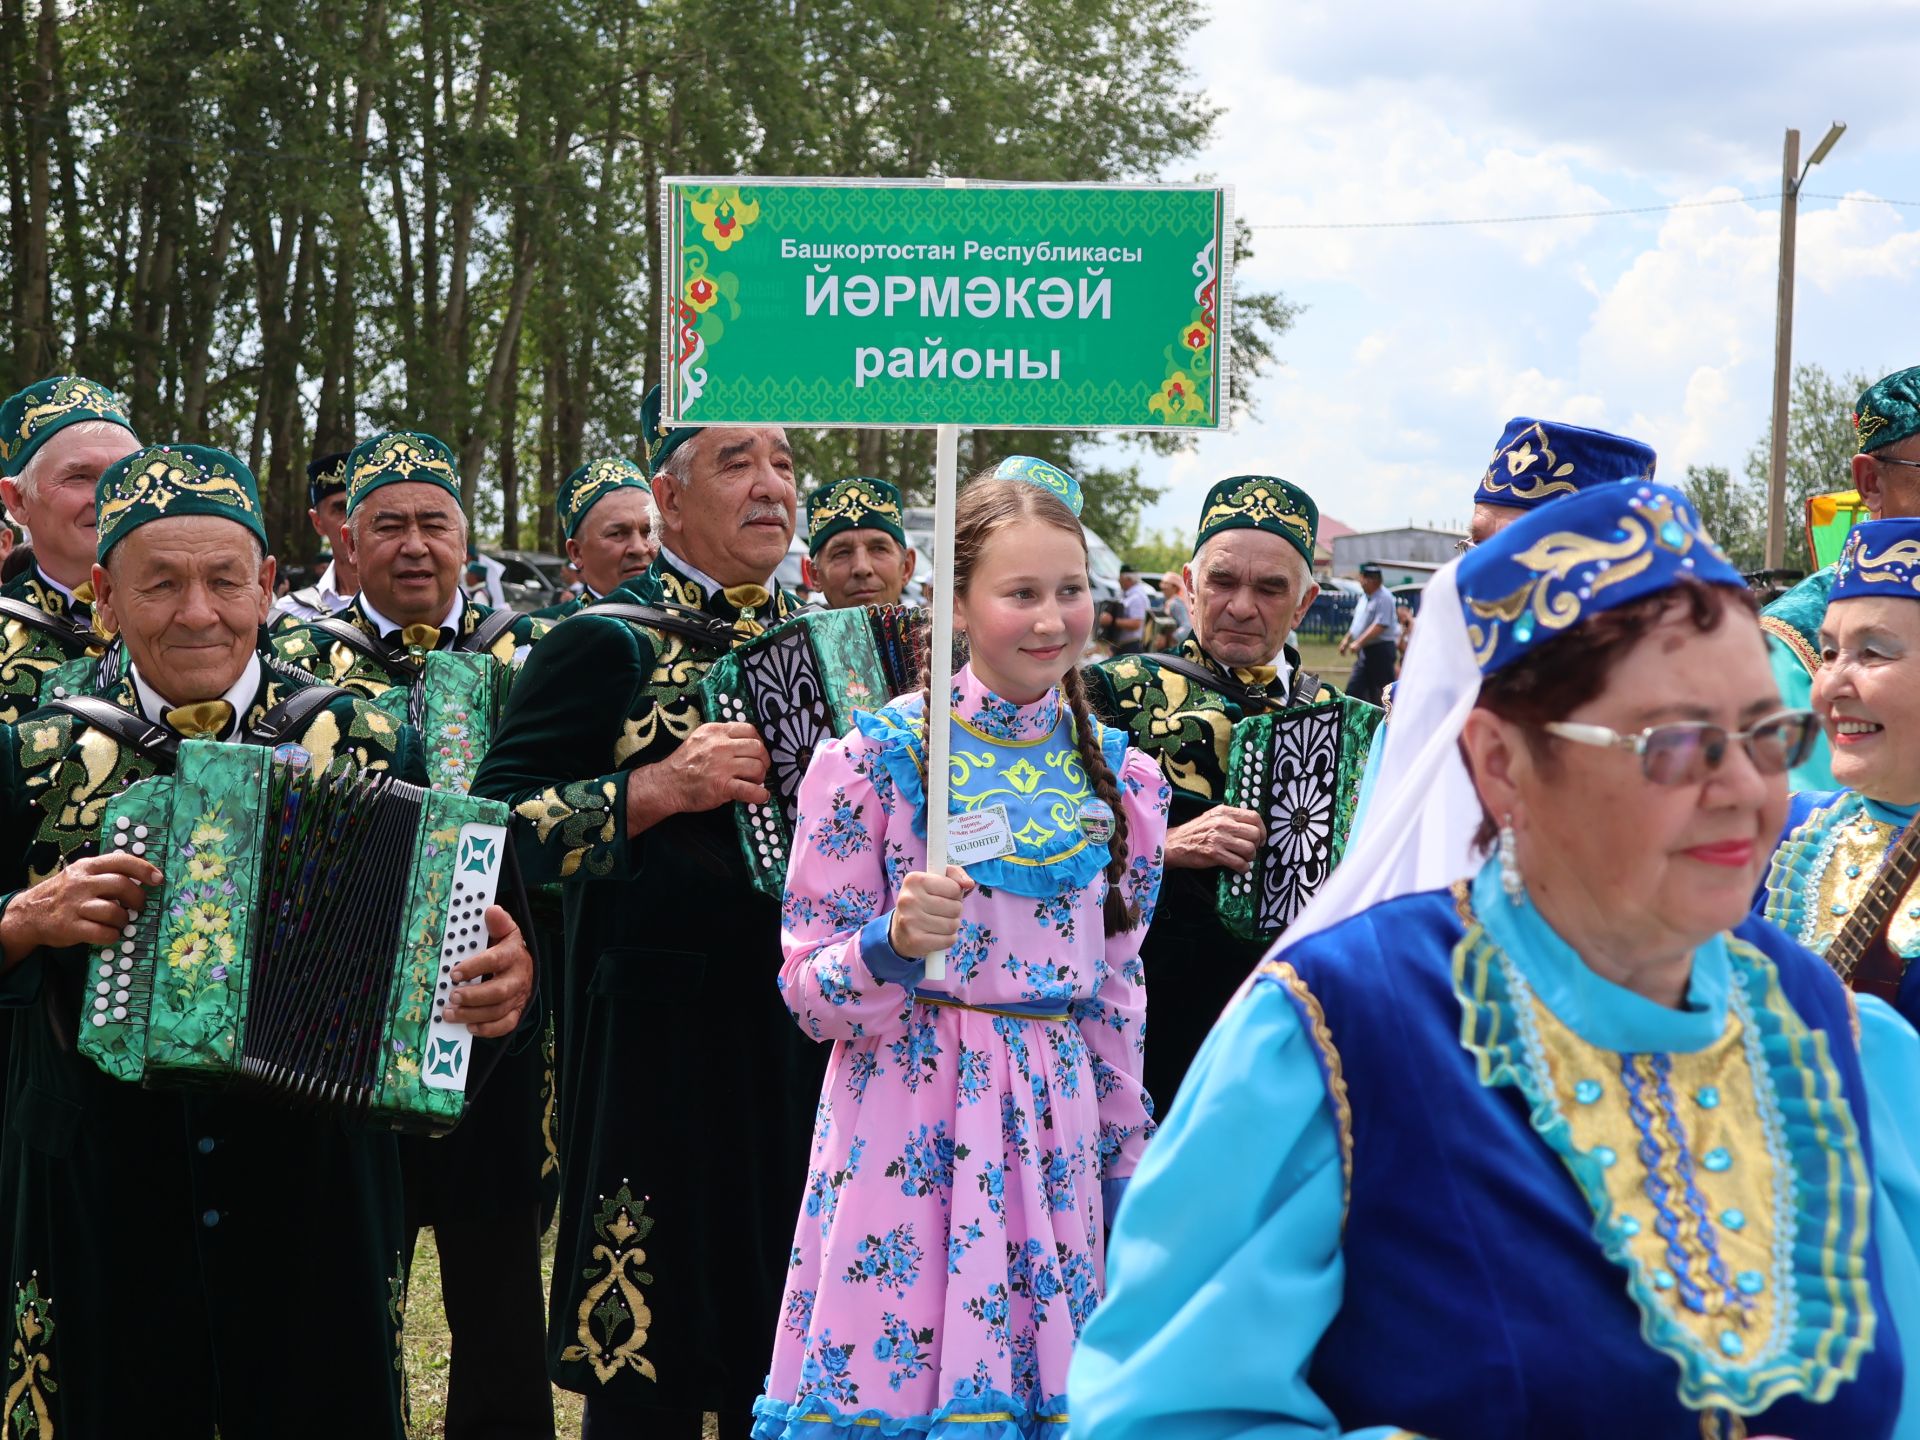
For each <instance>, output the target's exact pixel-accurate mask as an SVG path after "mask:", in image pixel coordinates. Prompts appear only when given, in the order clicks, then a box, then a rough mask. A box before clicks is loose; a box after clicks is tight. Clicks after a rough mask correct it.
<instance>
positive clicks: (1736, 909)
mask: <svg viewBox="0 0 1920 1440" xmlns="http://www.w3.org/2000/svg"><path fill="white" fill-rule="evenodd" d="M1442 573H1443V574H1444V575H1445V577H1446V581H1447V588H1448V590H1449V592H1451V591H1452V590H1453V581H1454V579H1455V578H1456V577H1457V579H1458V582H1459V583H1458V598H1457V599H1456V598H1454V596H1453V595H1452V594H1451V593H1450V594H1448V595H1446V596H1438V595H1435V594H1434V592H1433V590H1432V588H1431V586H1430V587H1429V591H1428V598H1427V600H1426V602H1425V603H1424V604H1423V605H1422V607H1421V608H1422V619H1421V632H1422V635H1423V636H1424V635H1426V634H1428V633H1438V634H1440V635H1441V636H1442V638H1443V639H1444V640H1446V641H1447V642H1448V644H1447V652H1448V657H1449V661H1450V665H1449V670H1448V673H1447V675H1446V676H1445V677H1444V678H1445V680H1446V681H1447V685H1448V689H1449V693H1448V694H1447V695H1446V696H1445V697H1444V699H1445V701H1446V702H1447V703H1446V704H1445V707H1444V709H1442V710H1441V711H1440V712H1439V718H1438V720H1437V723H1435V724H1434V725H1433V726H1432V728H1431V729H1430V730H1429V731H1428V732H1427V733H1426V735H1425V736H1424V737H1423V738H1425V739H1427V740H1428V741H1429V742H1430V758H1431V759H1432V761H1433V762H1434V763H1433V765H1432V768H1431V769H1430V770H1429V772H1428V789H1429V793H1431V792H1432V791H1433V790H1434V789H1436V788H1438V787H1439V785H1440V782H1441V780H1442V772H1443V768H1444V769H1448V770H1451V771H1452V772H1454V774H1455V775H1457V777H1458V780H1459V783H1460V785H1461V786H1463V787H1464V789H1465V792H1466V796H1467V799H1468V805H1469V806H1470V810H1466V811H1461V812H1455V811H1448V812H1446V814H1445V816H1444V818H1445V819H1446V820H1447V821H1449V822H1450V823H1451V822H1456V821H1457V822H1461V823H1463V824H1464V826H1465V834H1466V839H1464V840H1462V841H1460V842H1459V846H1458V849H1457V850H1456V849H1454V848H1453V847H1452V846H1450V845H1448V844H1436V843H1435V842H1436V841H1440V840H1443V839H1445V838H1446V837H1443V836H1440V835H1436V834H1434V833H1432V832H1431V831H1429V830H1428V829H1427V828H1426V827H1425V826H1424V825H1423V823H1422V821H1423V818H1424V815H1425V811H1426V809H1427V808H1428V804H1427V801H1426V800H1425V799H1423V797H1420V796H1413V795H1409V796H1408V801H1409V804H1408V806H1407V807H1406V808H1404V809H1401V808H1399V807H1396V811H1397V813H1395V814H1393V815H1390V816H1388V817H1387V818H1388V819H1389V820H1390V821H1391V822H1392V823H1389V824H1384V825H1375V824H1373V823H1369V825H1368V827H1367V829H1366V831H1365V832H1364V833H1363V834H1362V835H1361V836H1360V838H1359V840H1358V841H1357V843H1356V844H1355V846H1354V847H1353V849H1352V850H1351V851H1350V852H1349V853H1348V854H1347V856H1346V858H1345V859H1344V860H1343V861H1342V862H1341V864H1340V867H1339V869H1338V870H1337V871H1336V872H1335V873H1334V875H1333V877H1332V878H1331V879H1330V880H1329V881H1328V882H1327V884H1326V886H1325V887H1324V888H1322V889H1321V891H1320V893H1319V895H1318V896H1317V897H1316V898H1315V900H1314V901H1313V902H1312V903H1311V904H1310V905H1309V907H1308V909H1307V912H1306V913H1305V914H1303V915H1302V916H1301V917H1300V919H1299V920H1298V922H1297V923H1296V925H1295V927H1294V929H1293V931H1292V932H1291V933H1290V934H1289V935H1288V937H1287V938H1286V939H1285V940H1284V941H1283V942H1282V944H1281V945H1280V946H1279V947H1278V948H1277V949H1276V950H1275V952H1274V954H1273V955H1272V957H1271V958H1270V959H1269V960H1267V961H1266V962H1264V963H1262V964H1261V965H1260V966H1259V967H1258V968H1257V970H1256V971H1255V972H1254V975H1253V976H1252V978H1251V980H1250V982H1249V983H1248V985H1247V986H1246V987H1245V988H1244V989H1243V991H1242V992H1241V993H1240V994H1239V995H1238V996H1237V997H1236V998H1235V999H1234V1000H1233V1001H1232V1002H1231V1003H1230V1004H1229V1006H1228V1007H1227V1009H1226V1012H1225V1013H1224V1014H1223V1015H1222V1017H1221V1020H1220V1023H1219V1025H1218V1026H1217V1027H1216V1028H1215V1030H1214V1032H1213V1035H1212V1036H1211V1038H1210V1039H1209V1040H1208V1042H1207V1046H1206V1049H1205V1050H1204V1051H1203V1052H1202V1055H1201V1058H1200V1059H1199V1061H1198V1062H1197V1063H1196V1064H1195V1066H1194V1068H1193V1071H1192V1072H1191V1073H1190V1074H1189V1076H1188V1077H1187V1085H1186V1090H1185V1091H1184V1092H1183V1096H1182V1099H1181V1101H1180V1103H1179V1105H1178V1106H1176V1107H1175V1111H1174V1113H1173V1115H1172V1116H1170V1117H1169V1118H1168V1120H1167V1121H1166V1123H1165V1124H1163V1125H1162V1127H1161V1129H1160V1133H1159V1134H1158V1135H1157V1136H1156V1137H1155V1139H1154V1142H1153V1144H1152V1146H1150V1147H1149V1148H1148V1151H1147V1154H1146V1157H1145V1159H1144V1160H1143V1161H1142V1163H1141V1166H1140V1168H1139V1170H1138V1171H1137V1172H1136V1174H1135V1176H1134V1180H1133V1184H1132V1186H1131V1187H1130V1188H1129V1190H1128V1193H1127V1199H1126V1204H1125V1205H1124V1206H1122V1207H1121V1211H1120V1215H1119V1217H1118V1221H1117V1223H1116V1224H1115V1226H1114V1230H1113V1237H1112V1241H1111V1243H1110V1245H1109V1247H1108V1251H1107V1259H1108V1271H1107V1292H1106V1297H1105V1299H1104V1300H1103V1301H1102V1303H1101V1305H1100V1307H1099V1308H1098V1309H1097V1310H1096V1311H1095V1312H1094V1313H1093V1316H1092V1318H1091V1319H1090V1320H1089V1321H1088V1323H1087V1326H1086V1328H1085V1330H1084V1331H1083V1332H1082V1334H1081V1337H1080V1343H1079V1346H1078V1348H1077V1350H1076V1352H1075V1356H1074V1366H1073V1371H1072V1375H1071V1377H1070V1380H1069V1386H1068V1391H1069V1403H1070V1406H1071V1410H1072V1414H1073V1423H1074V1427H1075V1433H1077V1434H1078V1433H1085V1434H1087V1435H1091V1436H1098V1437H1100V1440H1159V1437H1163V1436H1172V1435H1178V1436H1181V1437H1183V1440H1216V1437H1218V1440H1225V1437H1228V1436H1241V1435H1252V1434H1261V1435H1301V1436H1306V1435H1312V1436H1325V1437H1333V1436H1349V1437H1355V1440H1358V1437H1361V1436H1369V1437H1373V1436H1381V1437H1384V1436H1386V1435H1388V1434H1389V1433H1392V1434H1406V1435H1427V1436H1472V1437H1474V1440H1537V1437H1543V1436H1553V1437H1563V1436H1564V1437H1572V1436H1584V1437H1592V1440H1599V1437H1603V1436H1604V1437H1608V1440H1612V1437H1618V1436H1646V1437H1654V1436H1659V1437H1681V1436H1688V1437H1692V1436H1712V1437H1716V1440H1726V1437H1731V1436H1735V1435H1748V1434H1751V1435H1754V1436H1761V1435H1766V1436H1792V1437H1794V1440H1855V1437H1860V1436H1868V1435H1871V1436H1877V1437H1881V1440H1891V1437H1893V1436H1896V1435H1899V1434H1901V1433H1902V1431H1903V1430H1904V1429H1908V1428H1911V1427H1910V1426H1909V1425H1907V1424H1906V1423H1905V1422H1906V1421H1908V1420H1910V1419H1911V1411H1910V1409H1909V1410H1907V1411H1905V1412H1903V1403H1902V1402H1903V1392H1902V1387H1901V1376H1902V1374H1903V1373H1905V1374H1911V1373H1913V1370H1912V1366H1913V1363H1914V1359H1915V1356H1916V1353H1920V1344H1917V1343H1916V1340H1915V1332H1914V1329H1913V1328H1912V1327H1913V1326H1915V1325H1917V1324H1920V1275H1916V1260H1915V1254H1914V1250H1913V1245H1912V1237H1913V1234H1914V1227H1915V1222H1916V1219H1917V1218H1920V1217H1916V1215H1915V1207H1914V1206H1913V1205H1911V1204H1907V1205H1904V1206H1903V1205H1902V1204H1901V1203H1900V1202H1897V1201H1896V1202H1891V1203H1890V1202H1889V1200H1888V1198H1887V1197H1888V1195H1889V1194H1890V1193H1891V1192H1893V1191H1896V1190H1897V1189H1898V1188H1899V1186H1900V1184H1901V1182H1900V1180H1899V1178H1898V1177H1900V1176H1902V1175H1909V1174H1911V1173H1912V1172H1911V1170H1910V1168H1909V1167H1911V1166H1912V1165H1913V1163H1914V1160H1913V1157H1914V1154H1915V1151H1916V1146H1920V1107H1916V1106H1915V1105H1914V1104H1913V1091H1914V1081H1913V1079H1912V1076H1913V1074H1914V1073H1915V1071H1914V1070H1913V1069H1912V1068H1911V1067H1913V1066H1915V1065H1917V1064H1920V1039H1916V1037H1915V1034H1914V1032H1913V1030H1912V1029H1911V1028H1910V1027H1909V1026H1907V1025H1906V1024H1904V1023H1903V1022H1902V1021H1900V1019H1899V1018H1898V1017H1897V1016H1896V1015H1894V1014H1893V1013H1892V1012H1891V1011H1889V1010H1888V1009H1887V1007H1885V1006H1884V1005H1881V1004H1879V1003H1878V1002H1876V1001H1874V1000H1872V999H1869V998H1862V999H1861V1000H1860V1002H1859V1005H1858V1010H1857V1014H1856V1011H1855V1008H1854V1007H1853V1006H1852V1005H1850V1004H1849V1001H1848V997H1847V996H1846V995H1845V993H1844V992H1843V990H1842V988H1841V987H1840V986H1839V985H1838V984H1836V983H1835V980H1834V977H1833V975H1832V973H1831V972H1830V971H1828V969H1827V968H1826V966H1825V965H1823V964H1822V963H1821V961H1820V960H1819V959H1818V958H1816V957H1815V956H1812V955H1810V954H1808V953H1807V952H1806V951H1805V950H1804V949H1802V948H1801V947H1800V946H1798V945H1796V944H1794V943H1793V942H1792V941H1790V940H1789V939H1788V938H1787V937H1785V936H1783V935H1782V934H1781V933H1780V932H1779V931H1778V930H1776V929H1775V928H1774V927H1773V926H1771V925H1769V924H1767V923H1766V922H1765V921H1763V920H1761V919H1759V918H1758V917H1754V916H1752V915H1751V914H1750V905H1751V900H1752V895H1753V891H1754V887H1755V884H1756V881H1757V880H1758V878H1759V875H1760V873H1761V871H1762V868H1763V867H1764V865H1765V863H1766V860H1767V856H1768V854H1769V851H1770V849H1771V846H1772V843H1773V839H1774V837H1775V836H1776V835H1777V834H1778V833H1779V827H1780V824H1781V821H1782V819H1783V817H1784V815H1785V813H1786V810H1787V786H1786V775H1785V772H1786V770H1787V767H1788V765H1789V764H1790V762H1791V761H1792V759H1793V758H1794V757H1795V755H1796V754H1797V752H1798V751H1799V750H1800V748H1802V746H1803V744H1804V742H1805V739H1806V736H1807V734H1808V728H1807V727H1808V723H1809V721H1810V719H1811V717H1810V716H1809V715H1807V714H1806V713H1805V712H1804V711H1802V712H1797V713H1796V712H1792V711H1788V712H1782V711H1781V709H1780V702H1779V697H1778V696H1777V694H1776V693H1775V691H1774V687H1773V681H1772V676H1771V674H1770V673H1769V671H1768V668H1767V660H1766V651H1765V647H1764V646H1763V645H1762V643H1761V637H1760V633H1759V628H1758V625H1757V623H1756V621H1755V617H1754V613H1753V601H1752V597H1751V595H1750V594H1749V593H1748V591H1747V589H1746V586H1745V584H1744V583H1743V581H1742V579H1741V576H1740V575H1739V573H1738V572H1737V571H1735V570H1734V569H1733V567H1732V566H1731V565H1729V564H1728V563H1727V562H1726V560H1725V559H1724V557H1722V556H1721V555H1720V554H1719V553H1718V551H1717V550H1716V549H1715V547H1714V545H1713V543H1712V541H1711V540H1710V539H1709V538H1708V537H1707V536H1706V535H1705V534H1704V532H1702V530H1701V529H1700V526H1699V521H1698V518H1697V517H1696V516H1695V515H1694V513H1693V512H1692V509H1691V507H1690V506H1689V505H1688V504H1687V501H1686V499H1685V497H1684V496H1682V495H1680V494H1679V493H1678V492H1676V491H1673V490H1669V489H1666V488H1664V487H1659V486H1655V485H1651V484H1649V485H1645V486H1641V485H1637V484H1632V485H1608V486H1601V487H1596V488H1595V489H1591V490H1587V491H1583V492H1582V493H1581V494H1580V495H1578V496H1574V497H1570V498H1568V499H1565V500H1562V501H1556V502H1554V503H1553V504H1551V505H1548V506H1546V507H1544V508H1542V509H1539V510H1537V511H1536V512H1535V513H1533V514H1531V515H1529V516H1527V517H1526V518H1524V519H1522V520H1520V521H1517V522H1516V523H1515V524H1513V525H1512V526H1511V527H1509V528H1508V529H1507V530H1506V531H1505V532H1504V533H1502V534H1500V535H1497V536H1495V537H1493V538H1492V539H1491V540H1490V541H1489V542H1488V543H1487V544H1486V545H1484V546H1482V547H1480V548H1478V549H1476V550H1474V551H1473V552H1471V553H1470V554H1468V555H1467V556H1465V557H1463V558H1462V559H1461V560H1460V561H1459V562H1457V565H1456V566H1455V567H1454V568H1453V569H1452V570H1451V572H1446V571H1443V572H1442ZM1432 583H1433V584H1439V583H1440V577H1438V576H1436V578H1435V581H1434V582H1432ZM1462 601H1464V604H1462V603H1461V602H1462ZM1442 604H1445V605H1446V606H1447V608H1448V609H1450V610H1451V617H1450V618H1451V626H1450V627H1448V626H1445V625H1443V624H1442V619H1443V615H1442V613H1441V612H1440V611H1439V610H1438V609H1436V608H1435V607H1438V606H1440V605H1442ZM1430 609H1434V610H1435V613H1433V614H1431V615H1430V614H1428V613H1427V612H1428V611H1429V610H1430ZM1429 627H1432V630H1431V632H1430V631H1429ZM1456 642H1457V643H1456ZM1421 643H1425V642H1424V640H1422V642H1421ZM1420 683H1421V681H1420V677H1417V676H1411V677H1409V678H1408V679H1406V680H1404V681H1402V687H1403V689H1406V690H1408V691H1409V692H1411V691H1412V689H1414V688H1415V687H1417V686H1419V685H1420ZM1434 698H1436V699H1439V698H1442V697H1434ZM1403 701H1404V702H1405V703H1411V704H1416V705H1419V706H1420V707H1421V708H1422V709H1426V708H1427V706H1426V702H1425V700H1424V699H1423V697H1420V696H1416V695H1413V694H1412V693H1409V694H1408V695H1406V696H1404V697H1403ZM1395 723H1396V724H1399V723H1400V721H1399V720H1398V719H1396V721H1395ZM1476 832H1477V835H1476ZM1456 861H1457V862H1458V863H1459V864H1460V867H1461V868H1459V869H1455V868H1453V867H1454V863H1455V862H1456ZM1150 978H1151V977H1150ZM1869 1110H1871V1114H1872V1119H1873V1122H1874V1123H1873V1126H1872V1145H1871V1150H1870V1151H1869V1146H1868V1145H1867V1143H1866V1129H1865V1126H1864V1124H1863V1121H1864V1120H1865V1118H1866V1116H1867V1115H1868V1113H1869ZM1787 1196H1793V1197H1796V1199H1795V1201H1794V1202H1793V1203H1783V1201H1784V1197H1787ZM1760 1197H1772V1198H1771V1199H1762V1198H1760ZM1676 1236H1685V1237H1686V1238H1685V1240H1684V1244H1683V1247H1682V1248H1683V1249H1684V1252H1685V1254H1686V1256H1688V1257H1690V1258H1689V1259H1687V1260H1685V1261H1683V1260H1681V1259H1680V1258H1679V1254H1678V1252H1677V1251H1676V1250H1675V1249H1674V1248H1673V1244H1674V1240H1675V1237H1676ZM1169 1237H1175V1239H1174V1240H1173V1241H1171V1242H1170V1239H1169ZM1495 1253H1497V1254H1498V1255H1499V1257H1500V1259H1499V1261H1498V1262H1497V1263H1496V1264H1495V1265H1493V1266H1492V1267H1489V1266H1488V1265H1487V1263H1486V1257H1487V1256H1488V1255H1489V1254H1495ZM1707 1257H1711V1258H1707ZM1693 1258H1698V1261H1699V1263H1698V1265H1697V1266H1696V1265H1695V1264H1694V1263H1693ZM1842 1277H1844V1278H1842ZM1276 1297H1284V1299H1282V1300H1278V1301H1277V1299H1276ZM1296 1300H1298V1301H1299V1303H1291V1302H1294V1301H1296ZM1789 1315H1791V1316H1793V1317H1795V1318H1794V1319H1793V1321H1791V1322H1783V1321H1782V1317H1785V1316H1789ZM1890 1326H1891V1329H1890V1328H1889V1327H1890ZM1252 1333H1258V1334H1259V1336H1260V1344H1259V1345H1258V1346H1257V1347H1254V1349H1253V1351H1252V1352H1248V1350H1247V1347H1246V1346H1245V1344H1244V1337H1245V1336H1247V1335H1248V1334H1252ZM1890 1335H1897V1336H1898V1338H1897V1339H1891V1338H1889V1336H1890ZM1490 1336H1499V1337H1501V1342H1500V1347H1499V1357H1498V1361H1497V1364H1496V1367H1495V1368H1496V1369H1497V1372H1498V1380H1497V1382H1495V1383H1492V1384H1490V1383H1488V1382H1489V1370H1488V1369H1487V1365H1486V1362H1487V1359H1488V1337H1490ZM1243 1354H1245V1355H1247V1356H1248V1358H1246V1359H1244V1360H1241V1359H1237V1358H1226V1357H1238V1356H1241V1355H1243ZM1570 1354H1577V1356H1578V1359H1577V1360H1575V1361H1572V1362H1571V1363H1570V1362H1569V1355H1570Z"/></svg>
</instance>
